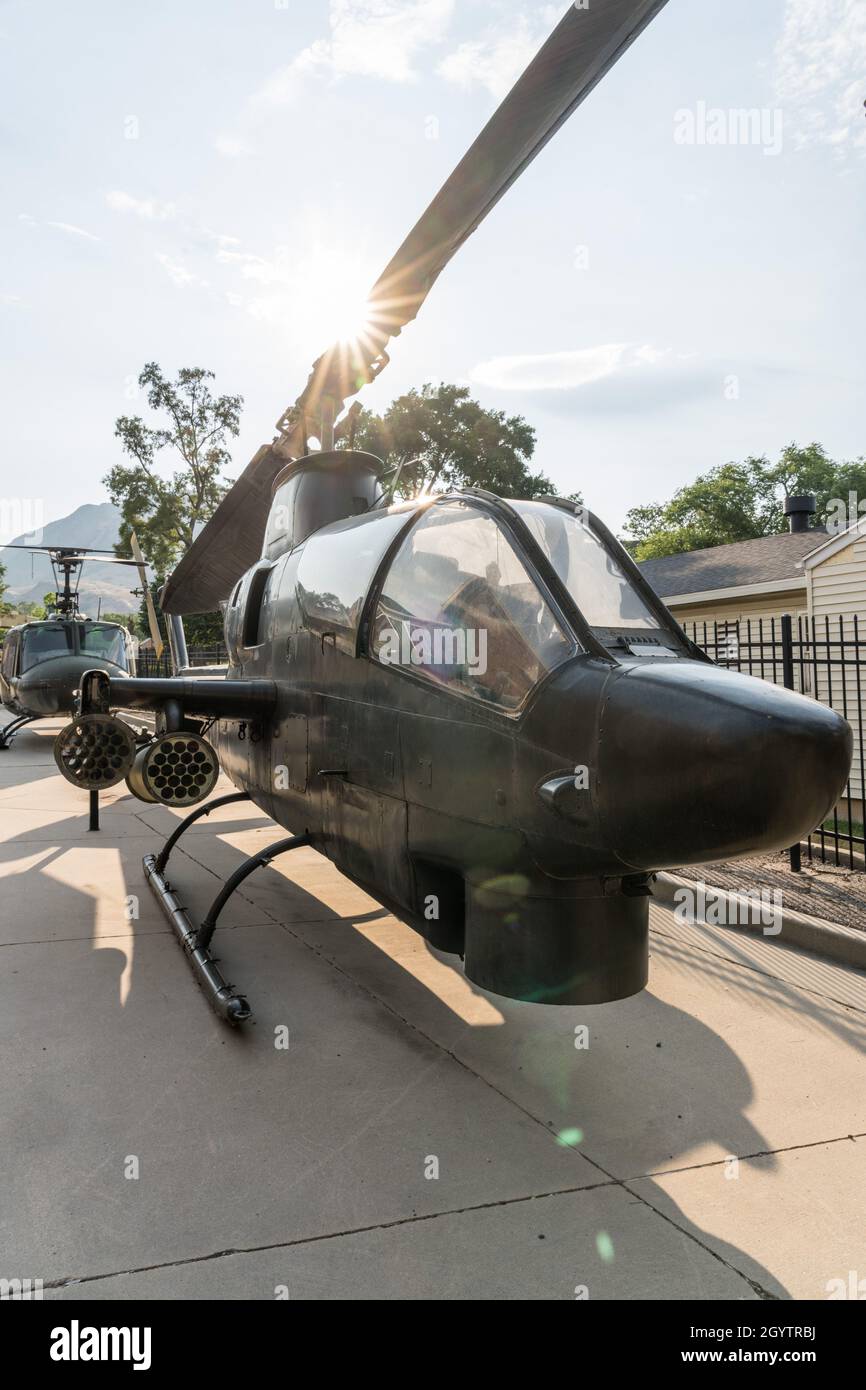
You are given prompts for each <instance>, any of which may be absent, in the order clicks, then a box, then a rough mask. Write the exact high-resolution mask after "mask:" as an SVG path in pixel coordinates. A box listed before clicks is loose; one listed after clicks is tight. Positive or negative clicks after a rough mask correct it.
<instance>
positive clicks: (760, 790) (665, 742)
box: [598, 661, 853, 869]
mask: <svg viewBox="0 0 866 1390" xmlns="http://www.w3.org/2000/svg"><path fill="white" fill-rule="evenodd" d="M852 744H853V738H852V733H851V728H850V726H849V725H848V723H847V721H846V720H844V719H843V718H841V716H840V715H838V714H836V713H835V711H833V710H831V709H828V708H827V707H826V706H824V705H822V704H820V703H819V702H818V701H817V700H812V699H810V698H808V697H806V696H802V695H796V694H794V693H792V692H791V691H788V690H784V689H781V688H779V687H778V686H774V685H771V684H770V683H769V682H767V681H763V680H758V679H756V678H753V677H752V676H743V675H739V674H737V673H735V672H733V671H724V670H720V669H719V668H718V667H716V666H711V665H709V664H707V665H705V664H704V663H702V662H692V661H676V662H674V661H658V662H655V661H654V662H652V663H651V664H650V663H643V664H641V665H640V666H637V665H628V666H624V667H623V668H621V670H620V671H618V672H617V673H616V674H615V675H614V676H613V677H612V678H611V680H610V681H609V683H608V686H607V690H606V696H605V699H604V702H603V705H602V709H601V712H600V722H599V752H598V763H599V766H598V800H599V810H600V818H601V823H602V834H603V838H604V840H605V841H606V842H607V843H608V844H609V845H610V846H611V847H612V848H613V849H614V851H615V853H616V855H617V857H618V859H619V860H620V861H621V862H622V863H623V864H624V865H628V866H629V867H630V868H633V869H662V868H675V867H676V866H677V865H680V864H701V863H710V862H712V861H714V860H721V859H726V858H729V857H731V856H734V855H739V854H748V853H756V852H759V851H763V850H772V849H781V848H784V847H785V846H788V845H792V844H796V843H797V842H798V841H799V839H800V838H801V837H802V836H804V835H807V834H808V833H809V832H810V831H811V830H813V829H814V828H815V827H816V826H817V825H819V824H820V823H821V821H822V820H823V819H824V817H825V816H826V815H827V814H828V812H829V811H830V810H831V809H832V807H833V806H834V805H835V803H836V801H837V800H838V798H839V796H840V795H841V793H842V791H843V790H844V787H845V783H846V780H847V778H848V774H849V771H850V767H851V753H852Z"/></svg>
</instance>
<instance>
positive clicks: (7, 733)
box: [0, 714, 42, 753]
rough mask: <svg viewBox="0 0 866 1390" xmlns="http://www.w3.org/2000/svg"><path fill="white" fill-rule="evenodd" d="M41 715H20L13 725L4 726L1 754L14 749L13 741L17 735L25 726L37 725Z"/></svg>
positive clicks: (0, 740)
mask: <svg viewBox="0 0 866 1390" xmlns="http://www.w3.org/2000/svg"><path fill="white" fill-rule="evenodd" d="M41 718H42V716H41V715H39V714H19V716H18V718H17V719H13V720H12V723H11V724H4V726H3V728H2V729H0V753H2V752H5V750H6V749H7V748H11V747H12V740H13V739H14V737H15V735H16V734H17V733H19V732H20V731H21V729H23V728H24V725H25V724H35V723H36V721H37V719H41Z"/></svg>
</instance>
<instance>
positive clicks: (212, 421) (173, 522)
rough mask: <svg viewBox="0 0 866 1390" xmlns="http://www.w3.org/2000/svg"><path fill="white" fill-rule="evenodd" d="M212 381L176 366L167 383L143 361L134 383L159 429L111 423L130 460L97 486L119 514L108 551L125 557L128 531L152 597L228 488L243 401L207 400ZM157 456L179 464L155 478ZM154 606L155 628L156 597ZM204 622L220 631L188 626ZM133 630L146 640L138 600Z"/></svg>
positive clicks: (125, 418) (134, 421)
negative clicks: (147, 571) (149, 578)
mask: <svg viewBox="0 0 866 1390" xmlns="http://www.w3.org/2000/svg"><path fill="white" fill-rule="evenodd" d="M213 380H214V373H213V372H209V371H206V370H204V368H202V367H182V368H181V370H180V371H179V372H178V374H177V380H176V381H169V380H168V379H167V378H166V377H165V376H164V375H163V372H162V370H161V368H160V367H159V366H158V364H157V363H156V362H148V363H147V364H146V366H145V368H144V370H143V371H142V373H141V375H140V376H139V378H138V384H139V386H141V387H143V388H144V389H145V390H146V392H147V403H148V405H149V406H150V408H151V410H153V411H155V412H156V413H157V414H158V415H159V416H161V417H162V420H161V422H160V423H159V424H157V425H156V426H152V425H148V424H145V422H144V421H143V420H142V419H141V417H140V416H138V415H133V416H129V415H122V416H120V417H119V418H118V419H117V420H116V421H115V426H114V433H115V437H116V438H117V439H119V440H120V442H121V445H122V446H123V450H124V452H125V453H126V454H127V455H128V456H129V458H130V459H131V460H132V462H131V463H129V464H122V463H119V464H115V466H114V468H112V470H111V472H110V473H109V474H108V475H107V476H106V477H105V478H104V479H103V482H104V483H105V486H106V487H107V489H108V495H109V497H110V498H111V500H112V502H113V503H114V504H115V506H116V507H119V508H120V515H121V524H120V537H119V540H118V543H117V547H116V549H117V551H118V553H119V554H123V553H126V554H128V553H129V536H130V532H132V531H135V533H136V536H137V538H138V542H139V545H140V546H141V550H142V554H143V555H144V558H145V559H146V560H147V561H148V562H149V564H150V565H151V568H152V570H153V574H154V582H153V584H152V589H153V592H154V595H156V594H157V593H158V592H159V590H160V589H161V588H162V585H163V583H164V582H165V579H166V577H167V575H168V574H169V573H170V572H171V571H172V570H173V569H174V567H175V565H176V564H177V562H178V560H179V559H180V558H181V556H182V555H183V554H184V553H185V551H187V550H188V549H189V547H190V546H191V545H192V543H193V539H194V537H195V534H196V532H197V530H198V529H199V527H200V526H201V525H203V524H204V522H206V521H208V520H209V519H210V518H211V517H212V516H213V514H214V512H215V511H216V509H217V506H218V505H219V502H220V500H221V498H222V497H224V496H225V494H226V492H227V491H228V488H229V484H228V483H227V482H226V481H224V480H223V479H222V477H221V473H222V471H223V469H224V468H226V467H227V466H228V465H229V464H230V463H231V454H230V453H229V448H228V441H229V439H230V438H236V437H237V434H238V431H239V429H240V416H241V410H242V409H243V403H244V402H243V396H215V395H214V394H213V393H212V391H211V389H210V386H209V385H208V383H209V382H210V381H213ZM163 451H168V454H169V457H170V458H171V459H172V461H174V462H177V461H178V460H179V461H180V465H181V466H180V468H176V469H175V471H174V472H172V473H171V474H170V475H168V476H166V475H165V473H161V472H158V471H157V463H158V461H159V462H161V461H162V460H161V459H158V456H159V455H161V454H162V453H163ZM154 601H155V603H156V607H157V617H158V618H159V620H160V621H161V619H162V614H161V611H160V609H159V604H158V602H157V600H156V597H155V600H154ZM205 620H207V629H208V631H210V630H211V629H213V630H217V629H219V628H220V627H221V624H222V619H221V617H220V615H219V614H218V613H215V614H203V615H201V616H200V617H199V618H197V620H196V621H197V622H198V625H199V626H202V624H203V623H204V622H205ZM138 625H139V630H140V632H141V633H143V634H148V633H149V627H148V621H147V613H146V610H145V609H144V602H143V600H142V611H141V612H140V613H139V615H138ZM208 645H210V644H209V643H208Z"/></svg>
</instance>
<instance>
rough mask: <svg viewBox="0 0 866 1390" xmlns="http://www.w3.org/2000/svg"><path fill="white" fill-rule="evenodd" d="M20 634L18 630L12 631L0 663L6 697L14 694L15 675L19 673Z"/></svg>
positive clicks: (4, 645)
mask: <svg viewBox="0 0 866 1390" xmlns="http://www.w3.org/2000/svg"><path fill="white" fill-rule="evenodd" d="M20 640H21V639H20V636H19V634H18V633H17V632H10V634H9V636H8V637H7V638H6V641H5V643H4V644H3V660H2V663H0V687H2V694H3V698H4V699H9V698H10V697H11V694H12V687H13V683H14V681H15V677H16V676H17V674H18V649H19V644H20Z"/></svg>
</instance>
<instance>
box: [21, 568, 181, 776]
mask: <svg viewBox="0 0 866 1390" xmlns="http://www.w3.org/2000/svg"><path fill="white" fill-rule="evenodd" d="M135 545H136V550H135V553H134V554H133V555H128V556H119V555H117V554H116V553H115V552H114V551H113V550H109V551H104V550H90V549H86V548H78V547H75V546H58V545H54V546H51V545H16V544H12V545H10V546H7V547H4V548H5V549H9V550H28V551H30V552H31V554H41V555H47V556H48V558H49V560H50V562H51V567H52V569H53V571H54V599H53V603H52V604H51V607H50V612H49V614H48V616H47V617H46V618H42V619H39V620H34V621H33V622H27V623H20V624H19V625H18V626H16V627H13V628H10V629H9V632H8V633H7V635H6V639H5V642H4V644H3V652H2V657H0V704H2V705H3V706H4V707H5V708H6V709H8V710H9V711H10V712H11V713H12V714H13V715H14V716H15V717H14V719H12V720H11V721H10V722H9V723H8V724H5V725H4V726H2V727H0V751H2V750H5V749H8V748H9V747H11V745H12V741H13V739H14V737H15V735H16V734H17V733H18V732H19V731H20V730H21V729H22V728H24V726H25V725H26V724H32V723H34V722H35V721H36V720H38V719H51V718H56V717H57V715H58V714H71V713H72V712H73V710H74V708H75V699H76V694H77V691H78V687H79V685H80V683H81V677H82V675H83V674H84V672H85V671H89V670H94V669H98V670H102V671H105V672H107V673H108V674H109V675H111V676H114V677H118V678H119V677H122V676H125V675H129V674H130V673H131V672H132V671H133V670H134V669H135V653H136V647H135V643H134V641H133V639H132V637H131V636H130V634H129V633H128V632H127V630H126V628H125V627H123V626H121V624H119V623H110V622H105V621H103V620H101V619H98V618H97V619H92V618H87V617H85V616H84V614H82V613H81V612H80V608H79V598H78V593H79V586H80V583H81V573H82V569H83V567H84V565H85V564H86V563H87V561H88V560H94V561H98V562H99V563H100V564H116V565H132V566H134V567H135V568H136V569H137V570H138V572H139V575H140V576H141V577H142V582H143V583H144V586H145V588H146V587H147V583H146V579H144V573H145V571H144V560H143V558H142V556H141V552H140V551H139V550H137V542H136V543H135ZM148 592H149V591H148ZM154 623H155V613H154ZM156 636H157V638H159V641H160V647H161V645H162V641H161V637H160V634H159V629H158V628H157V629H156Z"/></svg>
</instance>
